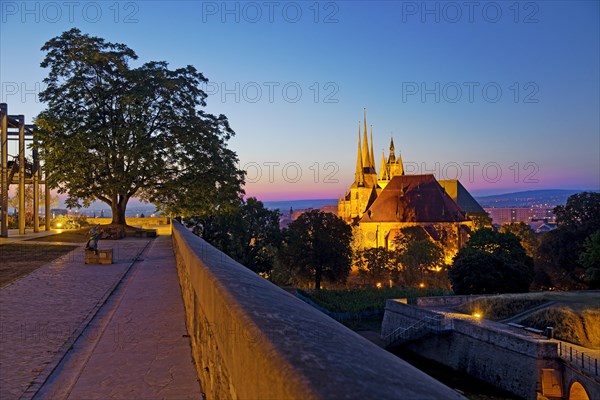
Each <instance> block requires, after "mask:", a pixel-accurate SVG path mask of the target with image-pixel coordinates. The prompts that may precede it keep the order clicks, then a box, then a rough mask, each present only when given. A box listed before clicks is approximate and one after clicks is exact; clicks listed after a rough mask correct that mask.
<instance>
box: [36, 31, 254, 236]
mask: <svg viewBox="0 0 600 400" xmlns="http://www.w3.org/2000/svg"><path fill="white" fill-rule="evenodd" d="M42 50H43V51H46V56H45V58H44V60H43V61H42V63H41V66H42V67H43V68H49V73H48V76H47V78H46V79H44V83H45V84H46V85H47V88H46V89H45V90H44V91H42V92H41V93H40V99H41V100H42V101H43V102H45V103H46V104H47V108H46V109H45V110H44V111H42V112H41V113H40V114H39V115H38V117H37V119H36V124H37V126H38V127H39V131H38V132H37V133H38V137H39V140H40V143H39V148H40V150H41V156H42V158H43V159H44V160H45V163H46V168H47V170H48V172H49V175H48V181H49V183H50V185H51V186H52V187H54V188H58V191H59V193H66V194H67V196H68V197H67V205H69V206H79V205H81V203H83V205H87V204H89V203H90V202H91V201H93V200H100V201H103V202H104V203H106V204H108V205H109V206H110V207H111V209H112V214H113V223H115V224H124V223H125V209H126V207H127V202H128V201H129V199H131V198H132V197H139V198H141V199H142V200H147V201H150V202H153V203H154V204H156V205H157V207H158V208H159V209H160V210H162V211H165V212H167V213H172V214H175V215H203V214H205V213H209V214H210V213H212V212H214V210H217V209H226V208H227V207H230V206H232V205H235V204H236V203H237V201H238V198H239V196H240V195H241V193H242V189H241V185H242V184H243V179H244V173H243V171H240V170H239V169H237V167H236V163H237V156H236V154H235V153H234V152H233V151H231V150H229V149H228V148H227V147H226V142H227V140H228V139H229V138H231V136H233V135H234V131H233V129H231V127H230V126H229V121H228V120H227V118H226V117H225V116H224V115H219V116H215V115H212V114H208V113H205V112H203V111H202V110H200V107H204V106H206V102H205V100H206V97H207V95H206V93H205V92H204V91H202V90H201V85H202V84H203V83H206V82H207V79H206V78H205V77H204V76H203V75H202V73H200V72H198V71H197V70H196V69H195V68H194V67H193V66H190V65H188V66H186V67H183V68H178V69H174V70H171V69H169V68H168V64H167V63H166V62H164V61H150V62H147V63H145V64H142V65H141V66H139V67H135V68H134V67H132V66H130V61H131V60H136V59H137V58H138V57H137V55H136V54H135V52H134V51H133V50H132V49H130V48H129V47H127V46H126V45H124V44H118V43H110V42H106V41H105V40H104V39H102V38H98V37H93V36H89V35H86V34H82V33H81V31H79V30H78V29H71V30H69V31H67V32H64V33H63V34H62V35H60V36H58V37H55V38H53V39H51V40H49V41H48V42H47V43H46V44H44V46H43V47H42Z"/></svg>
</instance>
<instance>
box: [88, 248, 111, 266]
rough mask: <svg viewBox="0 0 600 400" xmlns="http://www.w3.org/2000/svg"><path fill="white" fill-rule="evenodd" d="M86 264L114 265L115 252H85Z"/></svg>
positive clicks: (109, 250)
mask: <svg viewBox="0 0 600 400" xmlns="http://www.w3.org/2000/svg"><path fill="white" fill-rule="evenodd" d="M85 263H86V264H112V263H113V251H112V249H108V250H96V251H94V250H85Z"/></svg>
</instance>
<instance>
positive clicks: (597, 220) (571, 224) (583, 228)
mask: <svg viewBox="0 0 600 400" xmlns="http://www.w3.org/2000/svg"><path fill="white" fill-rule="evenodd" d="M554 214H555V215H556V222H557V225H558V228H557V229H555V230H553V231H550V232H546V233H545V234H544V235H543V236H542V238H541V241H540V246H539V248H538V251H537V254H536V260H535V263H536V270H537V274H538V275H540V276H543V277H544V278H545V279H546V281H547V282H545V284H541V283H540V284H538V286H540V287H542V288H543V287H546V286H550V285H551V286H552V287H557V288H560V289H563V290H569V289H585V288H587V287H588V285H589V284H590V280H589V279H588V276H587V271H586V267H585V266H584V265H583V264H582V263H581V258H580V255H581V253H582V251H584V242H585V240H586V239H587V238H588V237H590V235H592V234H593V233H594V232H596V231H597V230H600V193H595V192H582V193H577V194H574V195H572V196H570V197H569V198H568V199H567V203H566V204H565V205H564V206H557V207H555V208H554Z"/></svg>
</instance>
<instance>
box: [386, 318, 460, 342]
mask: <svg viewBox="0 0 600 400" xmlns="http://www.w3.org/2000/svg"><path fill="white" fill-rule="evenodd" d="M452 329H453V324H452V320H445V318H444V316H443V315H435V316H433V317H424V318H421V319H420V320H418V321H417V322H415V323H414V324H412V325H410V326H408V327H406V328H405V327H400V328H397V329H395V330H394V331H392V332H391V333H389V334H388V335H387V336H385V337H384V338H383V340H384V342H385V345H386V346H389V345H391V344H392V343H397V342H406V341H409V340H414V339H418V338H420V337H422V336H425V334H427V333H429V332H446V331H451V330H452Z"/></svg>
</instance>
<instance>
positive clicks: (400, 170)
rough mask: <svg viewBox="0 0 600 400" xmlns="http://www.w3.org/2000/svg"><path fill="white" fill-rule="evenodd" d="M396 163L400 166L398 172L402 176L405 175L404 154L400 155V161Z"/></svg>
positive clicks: (400, 153)
mask: <svg viewBox="0 0 600 400" xmlns="http://www.w3.org/2000/svg"><path fill="white" fill-rule="evenodd" d="M396 163H397V164H398V165H399V167H398V172H399V173H400V175H404V164H402V152H399V153H398V161H396Z"/></svg>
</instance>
